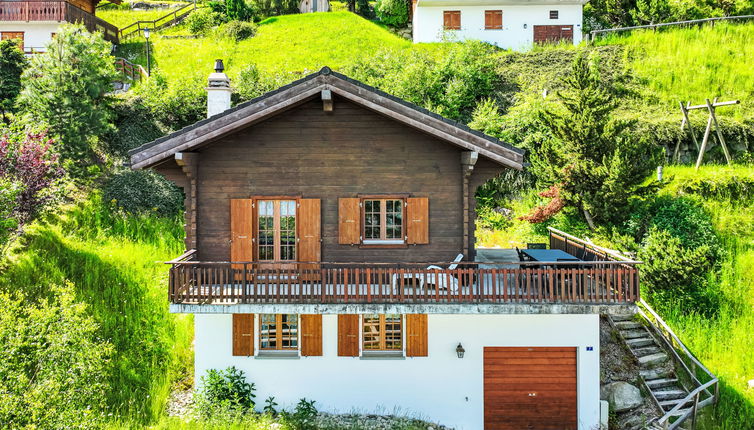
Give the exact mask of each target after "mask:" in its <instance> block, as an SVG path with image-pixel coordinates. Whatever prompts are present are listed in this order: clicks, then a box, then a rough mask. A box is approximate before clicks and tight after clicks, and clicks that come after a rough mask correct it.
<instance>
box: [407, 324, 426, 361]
mask: <svg viewBox="0 0 754 430" xmlns="http://www.w3.org/2000/svg"><path fill="white" fill-rule="evenodd" d="M428 349H429V348H428V346H427V314H407V315H406V357H426V356H427V355H428Z"/></svg>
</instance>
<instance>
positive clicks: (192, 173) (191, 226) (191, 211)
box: [174, 152, 199, 249]
mask: <svg viewBox="0 0 754 430" xmlns="http://www.w3.org/2000/svg"><path fill="white" fill-rule="evenodd" d="M174 158H175V162H176V164H178V165H179V166H180V167H181V170H183V173H185V174H186V178H187V179H188V183H189V186H188V187H187V188H185V189H184V190H183V192H184V193H186V203H187V205H186V206H187V207H186V208H185V210H186V215H185V222H186V224H185V226H184V229H185V232H186V249H196V247H197V246H196V244H197V242H196V232H197V225H196V224H197V222H196V219H197V199H198V191H199V190H198V172H199V154H198V153H196V152H178V153H176V154H175V155H174Z"/></svg>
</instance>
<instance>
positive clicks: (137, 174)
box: [103, 170, 183, 217]
mask: <svg viewBox="0 0 754 430" xmlns="http://www.w3.org/2000/svg"><path fill="white" fill-rule="evenodd" d="M103 198H104V199H105V201H106V202H112V203H113V204H115V205H116V206H117V207H118V208H119V209H121V210H122V211H123V212H125V213H128V214H137V215H138V214H145V213H155V214H157V215H160V216H165V217H173V216H176V215H178V214H179V213H180V212H181V210H182V208H183V194H182V193H181V191H180V190H179V189H178V188H177V187H176V186H175V185H173V184H172V183H171V182H170V181H168V180H167V179H165V178H164V177H162V176H160V175H159V174H158V173H155V172H153V171H151V170H125V171H122V172H119V173H116V174H115V175H113V176H112V177H111V178H110V179H109V180H108V181H107V183H106V184H105V189H104V194H103Z"/></svg>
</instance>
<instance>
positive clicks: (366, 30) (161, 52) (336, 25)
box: [121, 12, 412, 80]
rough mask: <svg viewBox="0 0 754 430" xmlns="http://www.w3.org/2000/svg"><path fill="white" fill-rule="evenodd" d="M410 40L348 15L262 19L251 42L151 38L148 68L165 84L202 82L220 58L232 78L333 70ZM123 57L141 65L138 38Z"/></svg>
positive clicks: (127, 46)
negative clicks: (251, 68)
mask: <svg viewBox="0 0 754 430" xmlns="http://www.w3.org/2000/svg"><path fill="white" fill-rule="evenodd" d="M411 47H412V44H411V42H410V41H408V40H405V39H403V38H401V37H398V36H396V35H394V34H392V33H390V32H389V31H387V30H386V29H384V28H383V27H381V26H379V25H377V24H375V23H373V22H371V21H368V20H365V19H364V18H361V17H359V16H358V15H355V14H352V13H350V12H324V13H310V14H298V15H285V16H279V17H272V18H268V19H266V20H264V21H262V22H261V23H260V25H259V31H258V33H257V35H256V36H254V37H253V38H251V39H247V40H243V41H241V42H235V41H233V40H230V39H222V38H217V37H214V36H208V37H203V38H198V39H168V38H161V37H153V38H152V52H153V63H152V64H153V67H155V66H156V67H157V68H158V69H159V70H160V73H161V74H162V75H163V76H165V77H167V79H169V80H173V79H179V78H181V77H184V76H194V75H197V74H198V75H200V76H201V79H204V78H206V75H207V73H208V71H209V70H210V68H211V66H212V64H213V62H214V60H215V59H216V58H222V59H223V60H224V62H225V67H226V70H227V73H228V74H229V76H230V77H231V79H232V78H235V76H236V75H237V74H238V72H239V71H240V70H241V69H243V67H244V66H245V65H248V64H252V63H253V64H256V65H257V66H258V67H259V69H260V70H262V71H264V72H268V73H282V72H304V73H306V72H313V71H316V70H319V69H320V68H322V67H323V66H329V67H331V68H333V69H338V68H340V67H341V66H343V65H345V64H349V63H352V62H353V61H355V60H356V59H358V58H360V57H363V56H368V55H373V54H375V53H377V52H378V51H379V50H381V49H385V48H397V49H411ZM121 51H122V53H123V54H124V55H125V56H127V57H128V56H129V55H130V56H132V57H133V56H136V61H137V62H139V63H140V64H146V59H145V58H144V52H143V51H144V49H143V39H142V40H134V41H133V42H129V43H126V44H125V46H124V47H123V48H121Z"/></svg>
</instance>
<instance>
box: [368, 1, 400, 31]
mask: <svg viewBox="0 0 754 430" xmlns="http://www.w3.org/2000/svg"><path fill="white" fill-rule="evenodd" d="M374 9H375V12H377V17H378V18H379V19H380V21H382V22H384V23H385V24H387V25H392V26H393V27H403V26H404V25H406V23H407V22H408V2H407V1H406V0H378V1H377V4H376V5H375V8H374Z"/></svg>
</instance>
